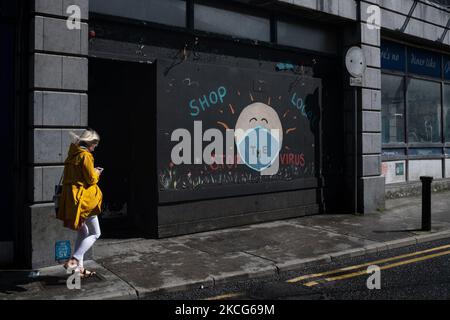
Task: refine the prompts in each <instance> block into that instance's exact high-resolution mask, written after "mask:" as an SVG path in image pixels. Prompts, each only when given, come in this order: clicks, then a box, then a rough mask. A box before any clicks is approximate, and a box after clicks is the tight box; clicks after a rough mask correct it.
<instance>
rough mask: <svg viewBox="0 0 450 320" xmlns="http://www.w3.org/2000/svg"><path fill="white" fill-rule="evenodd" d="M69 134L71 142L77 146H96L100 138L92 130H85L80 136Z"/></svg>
mask: <svg viewBox="0 0 450 320" xmlns="http://www.w3.org/2000/svg"><path fill="white" fill-rule="evenodd" d="M69 134H70V135H71V136H72V138H73V140H74V141H73V142H74V143H75V144H76V145H79V144H80V143H85V144H88V145H93V144H98V143H99V142H100V136H99V135H98V133H97V132H95V131H94V130H92V129H87V130H85V131H84V132H83V133H82V134H81V135H80V136H79V135H77V134H75V133H74V132H72V131H70V132H69Z"/></svg>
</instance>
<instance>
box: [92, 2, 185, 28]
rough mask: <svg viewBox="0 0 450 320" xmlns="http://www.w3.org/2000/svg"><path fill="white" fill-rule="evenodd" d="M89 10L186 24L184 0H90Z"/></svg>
mask: <svg viewBox="0 0 450 320" xmlns="http://www.w3.org/2000/svg"><path fill="white" fill-rule="evenodd" d="M89 10H90V11H92V12H97V13H102V14H107V15H111V16H118V17H125V18H130V19H135V20H143V21H150V22H156V23H161V24H167V25H172V26H177V27H185V26H186V1H182V0H127V1H123V0H90V1H89Z"/></svg>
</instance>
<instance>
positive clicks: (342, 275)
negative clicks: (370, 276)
mask: <svg viewBox="0 0 450 320" xmlns="http://www.w3.org/2000/svg"><path fill="white" fill-rule="evenodd" d="M449 248H450V245H445V246H441V247H436V248H431V249H427V250H422V251H417V252H413V253H408V254H403V255H399V256H395V257H391V258H386V259H381V260H376V261H372V262H367V263H363V264H359V265H354V266H349V267H345V268H341V269H336V270H331V271H326V272H321V273H314V274H308V275H304V276H301V277H297V278H293V279H290V280H287V281H286V282H288V283H297V282H302V281H305V280H311V279H314V280H311V281H308V282H305V283H303V285H304V286H307V287H313V286H316V285H318V284H320V283H325V282H332V281H338V280H344V279H349V278H354V277H358V276H361V275H367V270H366V269H363V268H365V267H368V266H371V265H381V264H385V263H388V262H393V261H397V260H402V259H405V258H410V257H417V256H420V257H417V258H413V259H407V260H402V261H399V262H395V263H390V264H389V263H388V264H385V265H383V266H380V270H386V269H391V268H395V267H399V266H403V265H407V264H411V263H415V262H420V261H425V260H429V259H433V258H436V257H441V256H445V255H448V254H450V250H446V251H442V252H438V253H433V254H429V255H426V254H427V253H431V252H435V251H440V250H445V249H449ZM421 255H423V256H421ZM360 269H363V270H360ZM355 270H358V271H355ZM352 271H355V272H352Z"/></svg>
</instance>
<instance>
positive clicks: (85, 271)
mask: <svg viewBox="0 0 450 320" xmlns="http://www.w3.org/2000/svg"><path fill="white" fill-rule="evenodd" d="M80 275H81V278H83V279H87V278H91V277H93V276H95V275H97V273H96V272H95V271H89V270H88V269H86V268H83V269H82V271H81V270H80Z"/></svg>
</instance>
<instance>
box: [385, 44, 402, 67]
mask: <svg viewBox="0 0 450 320" xmlns="http://www.w3.org/2000/svg"><path fill="white" fill-rule="evenodd" d="M405 55H406V50H405V46H402V45H400V44H397V43H395V42H390V41H385V40H383V41H381V68H383V69H389V70H396V71H405V65H406V56H405Z"/></svg>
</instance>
